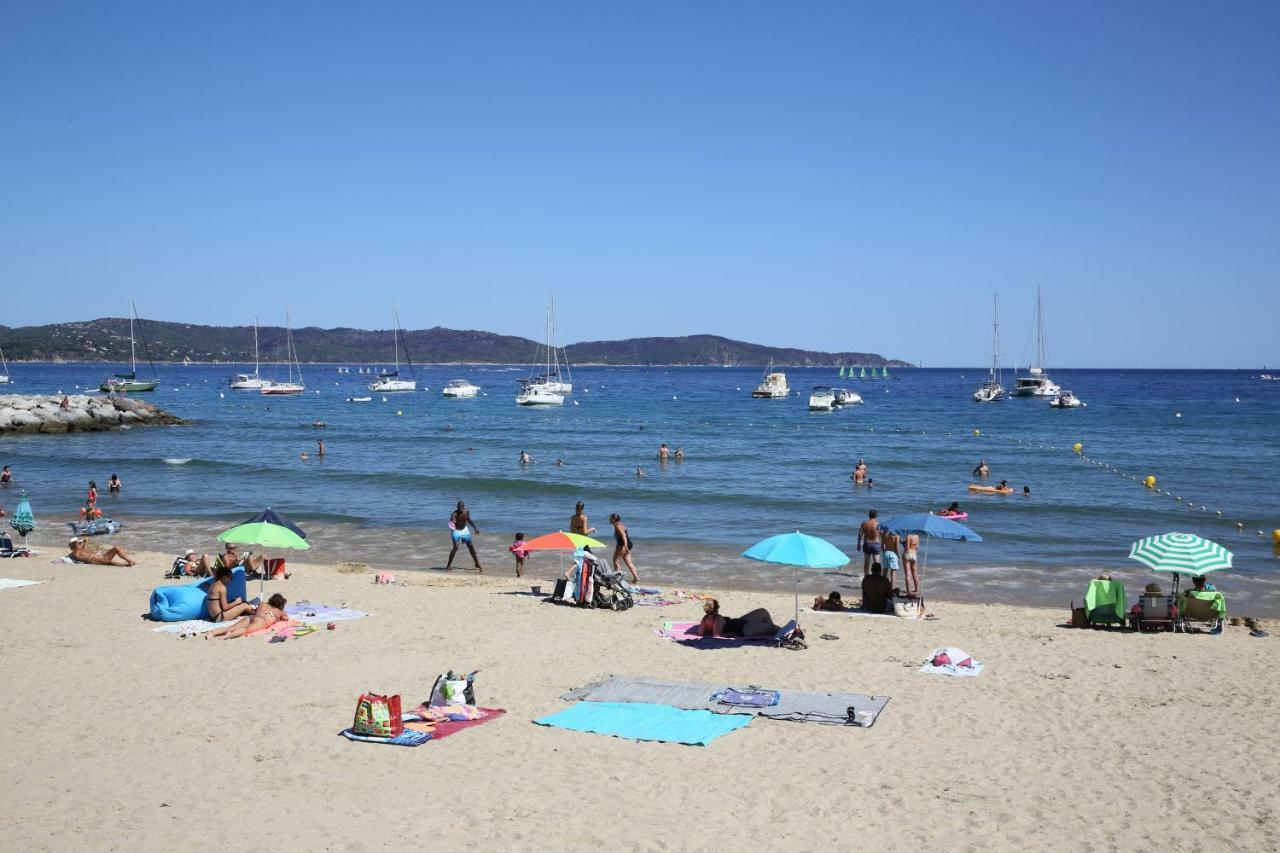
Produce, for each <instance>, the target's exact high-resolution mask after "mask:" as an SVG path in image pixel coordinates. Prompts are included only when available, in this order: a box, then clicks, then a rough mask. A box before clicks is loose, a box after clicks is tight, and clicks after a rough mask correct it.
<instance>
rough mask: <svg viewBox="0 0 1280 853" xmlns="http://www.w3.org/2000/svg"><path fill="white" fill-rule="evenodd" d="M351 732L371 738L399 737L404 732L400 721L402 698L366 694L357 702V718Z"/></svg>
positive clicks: (402, 723) (352, 724) (353, 722)
mask: <svg viewBox="0 0 1280 853" xmlns="http://www.w3.org/2000/svg"><path fill="white" fill-rule="evenodd" d="M351 730H352V731H353V732H354V733H356V734H358V735H369V736H370V737H388V738H390V737H397V736H399V735H400V734H401V733H402V732H404V722H403V721H402V720H401V719H400V696H399V694H397V695H395V696H380V695H378V694H377V693H365V694H364V695H363V696H361V697H360V699H359V700H358V701H357V702H356V716H355V720H353V721H352V723H351Z"/></svg>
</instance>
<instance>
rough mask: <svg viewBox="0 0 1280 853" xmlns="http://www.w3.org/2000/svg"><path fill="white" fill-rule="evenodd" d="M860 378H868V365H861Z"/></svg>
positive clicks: (859, 369)
mask: <svg viewBox="0 0 1280 853" xmlns="http://www.w3.org/2000/svg"><path fill="white" fill-rule="evenodd" d="M858 378H859V379H866V378H867V368H866V365H863V366H862V367H859V368H858Z"/></svg>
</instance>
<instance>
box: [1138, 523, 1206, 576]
mask: <svg viewBox="0 0 1280 853" xmlns="http://www.w3.org/2000/svg"><path fill="white" fill-rule="evenodd" d="M1129 559H1131V560H1137V561H1138V562H1139V563H1142V564H1143V565H1146V566H1150V567H1151V568H1152V569H1154V570H1155V571H1157V572H1174V573H1177V574H1185V575H1196V576H1201V575H1207V574H1209V572H1216V571H1217V570H1218V569H1229V568H1231V552H1230V551H1228V550H1227V549H1226V548H1223V547H1222V546H1221V545H1219V544H1218V543H1217V542H1212V541H1210V540H1208V539H1201V538H1200V537H1199V536H1196V535H1195V534H1193V533H1163V534H1161V535H1159V536H1148V537H1147V538H1146V539H1139V540H1138V541H1137V542H1134V543H1133V547H1132V548H1130V549H1129Z"/></svg>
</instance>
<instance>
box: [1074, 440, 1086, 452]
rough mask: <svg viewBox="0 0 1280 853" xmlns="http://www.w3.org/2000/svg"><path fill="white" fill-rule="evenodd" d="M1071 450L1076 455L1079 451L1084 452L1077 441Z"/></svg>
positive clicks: (1082, 446)
mask: <svg viewBox="0 0 1280 853" xmlns="http://www.w3.org/2000/svg"><path fill="white" fill-rule="evenodd" d="M1071 449H1072V450H1074V451H1075V452H1076V453H1079V452H1080V451H1081V450H1084V445H1083V444H1081V443H1080V442H1078V441H1077V442H1076V443H1075V444H1073V445H1071Z"/></svg>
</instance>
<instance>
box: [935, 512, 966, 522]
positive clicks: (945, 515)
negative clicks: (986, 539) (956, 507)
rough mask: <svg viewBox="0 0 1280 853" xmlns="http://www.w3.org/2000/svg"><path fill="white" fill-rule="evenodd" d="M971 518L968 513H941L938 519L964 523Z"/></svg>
mask: <svg viewBox="0 0 1280 853" xmlns="http://www.w3.org/2000/svg"><path fill="white" fill-rule="evenodd" d="M968 517H969V513H967V512H940V513H938V518H949V519H951V520H952V521H964V520H965V519H967V518H968Z"/></svg>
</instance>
